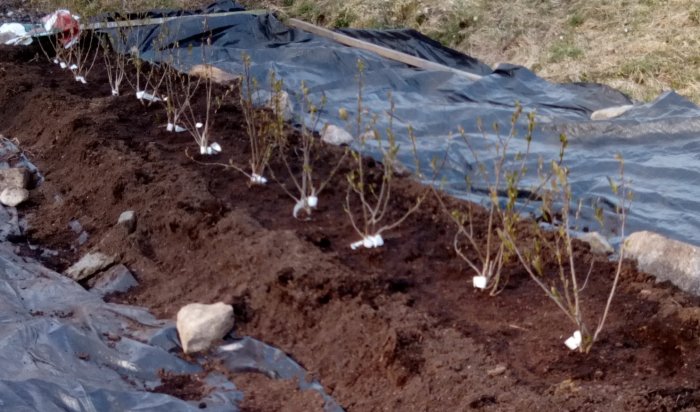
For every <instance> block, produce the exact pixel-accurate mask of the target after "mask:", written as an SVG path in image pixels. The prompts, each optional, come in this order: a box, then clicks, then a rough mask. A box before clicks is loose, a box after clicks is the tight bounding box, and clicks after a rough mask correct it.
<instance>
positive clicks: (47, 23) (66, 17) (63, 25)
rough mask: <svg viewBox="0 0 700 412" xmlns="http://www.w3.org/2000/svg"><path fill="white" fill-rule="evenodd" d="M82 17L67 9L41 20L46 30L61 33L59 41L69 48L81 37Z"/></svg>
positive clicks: (57, 11)
mask: <svg viewBox="0 0 700 412" xmlns="http://www.w3.org/2000/svg"><path fill="white" fill-rule="evenodd" d="M79 20H80V17H78V16H76V15H73V14H71V12H70V11H68V10H65V9H60V10H56V11H55V12H53V13H51V14H49V15H48V16H44V17H42V19H41V22H42V23H44V30H46V31H47V32H50V33H59V37H58V39H59V41H60V42H61V44H62V45H63V47H64V48H66V49H69V48H71V47H72V46H73V45H74V44H75V43H77V42H78V39H79V38H80V21H79Z"/></svg>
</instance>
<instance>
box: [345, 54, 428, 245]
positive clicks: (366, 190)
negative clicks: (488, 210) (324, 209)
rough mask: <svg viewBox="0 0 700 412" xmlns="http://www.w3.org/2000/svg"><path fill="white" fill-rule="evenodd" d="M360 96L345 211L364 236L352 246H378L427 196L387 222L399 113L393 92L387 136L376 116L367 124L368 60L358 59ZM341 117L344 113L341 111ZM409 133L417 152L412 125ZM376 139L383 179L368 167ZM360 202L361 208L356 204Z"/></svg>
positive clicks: (418, 199) (397, 150) (395, 160)
mask: <svg viewBox="0 0 700 412" xmlns="http://www.w3.org/2000/svg"><path fill="white" fill-rule="evenodd" d="M358 72H359V73H358V96H357V115H356V118H355V129H356V133H357V136H358V144H359V148H358V149H357V150H351V151H350V155H351V158H352V161H353V163H354V167H353V170H352V171H351V172H350V173H348V175H347V181H348V189H347V195H346V199H345V212H346V213H347V215H348V217H349V219H350V223H351V224H352V227H353V228H354V229H355V231H356V232H357V234H358V235H359V236H360V238H361V239H360V240H358V241H356V242H353V243H352V244H351V245H350V247H351V248H352V249H353V250H355V249H357V248H359V247H365V248H376V247H381V246H383V245H384V238H383V237H382V234H383V233H384V232H387V231H389V230H392V229H394V228H396V227H398V226H399V225H400V224H401V223H403V222H404V221H405V220H406V219H408V217H409V216H411V214H413V213H414V212H415V211H416V210H418V208H419V207H420V205H421V203H422V202H423V200H424V199H425V197H426V196H425V194H423V195H421V196H419V197H418V198H417V199H416V201H415V203H413V204H412V205H411V206H410V207H409V208H408V210H406V211H405V213H404V214H403V215H401V216H400V217H398V218H396V219H394V220H393V221H391V222H386V219H387V215H388V212H389V206H390V201H391V199H392V197H391V196H392V184H393V180H394V168H395V166H396V165H397V164H398V160H397V156H398V153H399V146H398V143H397V142H396V135H395V134H394V130H393V119H394V117H395V104H394V102H393V99H392V97H391V95H390V96H389V101H390V105H391V106H390V110H389V112H388V113H387V116H388V123H389V125H388V127H387V130H386V133H385V134H386V137H383V136H382V133H380V132H379V131H378V130H377V127H376V125H377V121H378V118H377V117H376V116H374V117H372V119H371V121H370V122H369V125H367V126H365V121H364V110H365V109H364V107H363V94H362V93H363V86H364V80H363V76H364V63H363V62H362V61H359V62H358ZM341 117H343V116H342V115H341ZM407 133H408V137H409V138H410V139H411V141H412V142H413V150H414V154H415V135H414V133H413V129H412V128H411V127H409V128H408V132H407ZM370 139H372V140H374V141H375V144H376V146H377V149H378V150H379V151H380V153H381V157H380V161H381V163H382V165H381V172H380V173H379V176H378V180H379V182H376V181H372V180H371V179H370V176H369V173H368V171H367V170H366V168H365V159H364V153H365V148H366V146H367V142H368V141H369V140H370ZM353 204H357V205H358V206H359V209H360V212H359V213H358V212H357V208H356V207H354V206H353Z"/></svg>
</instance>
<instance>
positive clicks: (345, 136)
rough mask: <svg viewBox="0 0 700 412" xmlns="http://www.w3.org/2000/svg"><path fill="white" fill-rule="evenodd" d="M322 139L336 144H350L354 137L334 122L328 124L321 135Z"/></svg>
mask: <svg viewBox="0 0 700 412" xmlns="http://www.w3.org/2000/svg"><path fill="white" fill-rule="evenodd" d="M321 140H323V141H324V142H326V143H328V144H332V145H334V146H341V145H349V144H350V143H352V142H353V140H354V139H353V137H352V135H351V134H350V133H348V132H347V131H346V130H345V129H343V128H342V127H338V126H334V125H332V124H329V125H326V127H325V128H324V129H323V134H322V135H321Z"/></svg>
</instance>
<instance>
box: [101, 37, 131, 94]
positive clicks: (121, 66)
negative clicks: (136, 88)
mask: <svg viewBox="0 0 700 412" xmlns="http://www.w3.org/2000/svg"><path fill="white" fill-rule="evenodd" d="M117 33H118V34H119V35H122V30H117ZM100 49H101V50H102V57H103V59H104V64H105V69H106V70H107V80H108V81H109V86H110V87H111V89H112V96H119V95H120V93H121V85H122V83H123V82H124V79H125V77H126V61H127V56H126V55H124V54H123V53H118V52H117V51H115V50H114V49H113V48H112V46H111V44H110V42H109V38H108V37H107V36H106V35H105V36H102V37H101V38H100Z"/></svg>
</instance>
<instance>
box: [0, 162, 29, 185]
mask: <svg viewBox="0 0 700 412" xmlns="http://www.w3.org/2000/svg"><path fill="white" fill-rule="evenodd" d="M30 178H31V175H30V174H29V170H27V169H26V168H24V167H11V168H9V169H0V190H4V189H6V188H8V187H20V188H22V189H26V188H27V186H29V180H30Z"/></svg>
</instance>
